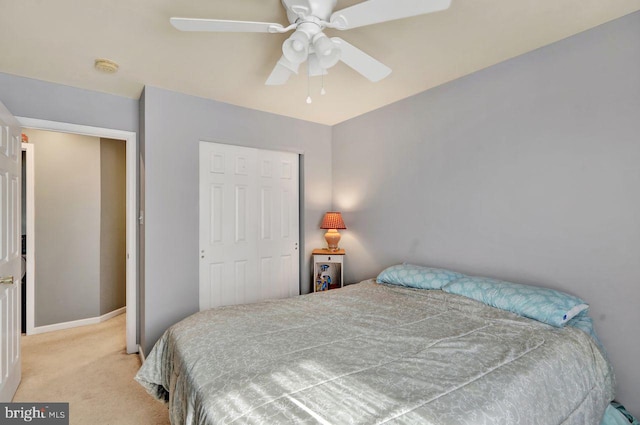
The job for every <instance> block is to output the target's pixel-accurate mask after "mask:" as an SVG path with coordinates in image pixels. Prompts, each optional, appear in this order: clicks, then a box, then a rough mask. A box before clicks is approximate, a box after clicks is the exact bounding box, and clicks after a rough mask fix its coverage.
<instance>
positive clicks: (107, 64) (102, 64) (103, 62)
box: [93, 59, 120, 74]
mask: <svg viewBox="0 0 640 425" xmlns="http://www.w3.org/2000/svg"><path fill="white" fill-rule="evenodd" d="M93 66H94V67H95V69H97V70H98V71H100V72H104V73H105V74H115V73H116V72H117V71H118V68H119V67H120V65H118V64H117V63H115V62H114V61H110V60H109V59H96V61H95V63H94V65H93Z"/></svg>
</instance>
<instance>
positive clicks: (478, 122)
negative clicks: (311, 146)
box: [333, 13, 640, 415]
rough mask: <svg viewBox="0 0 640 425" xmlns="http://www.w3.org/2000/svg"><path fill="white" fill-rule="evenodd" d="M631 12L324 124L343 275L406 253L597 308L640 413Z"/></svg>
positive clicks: (634, 28)
mask: <svg viewBox="0 0 640 425" xmlns="http://www.w3.org/2000/svg"><path fill="white" fill-rule="evenodd" d="M638 40H640V13H634V14H632V15H629V16H627V17H624V18H622V19H619V20H617V21H613V22H611V23H608V24H606V25H603V26H600V27H598V28H596V29H593V30H591V31H588V32H585V33H582V34H579V35H577V36H574V37H571V38H569V39H566V40H563V41H560V42H558V43H555V44H553V45H550V46H547V47H544V48H542V49H539V50H537V51H534V52H531V53H529V54H526V55H523V56H520V57H517V58H515V59H512V60H509V61H507V62H504V63H501V64H498V65H496V66H493V67H491V68H488V69H485V70H483V71H481V72H477V73H475V74H472V75H470V76H468V77H465V78H461V79H459V80H456V81H454V82H452V83H449V84H446V85H443V86H440V87H438V88H435V89H433V90H430V91H427V92H424V93H422V94H419V95H417V96H414V97H412V98H409V99H406V100H403V101H400V102H398V103H395V104H392V105H390V106H387V107H384V108H382V109H379V110H377V111H373V112H371V113H368V114H366V115H364V116H361V117H358V118H356V119H353V120H351V121H348V122H345V123H343V124H340V125H337V126H335V127H334V128H333V181H334V185H333V207H334V208H335V209H337V210H342V211H344V219H345V221H346V224H347V227H348V230H346V231H344V232H343V239H342V243H341V244H342V246H343V247H344V248H346V251H347V258H346V280H347V281H351V282H354V281H358V280H360V279H364V278H368V277H372V276H375V275H376V274H377V273H378V272H380V270H381V269H382V268H383V267H385V266H389V265H391V264H395V263H399V262H402V261H410V262H414V263H418V264H425V265H434V266H443V267H449V268H451V269H454V270H459V271H462V272H465V273H470V274H478V275H485V276H493V277H497V278H502V279H506V280H511V281H516V282H521V283H527V284H537V285H542V286H547V287H552V288H556V289H560V290H564V291H567V292H570V293H573V294H576V295H578V296H580V297H582V298H584V299H585V300H587V301H588V302H589V303H590V304H591V310H590V311H591V315H592V317H593V318H594V320H595V326H596V330H597V331H598V333H599V334H600V336H601V337H602V340H603V341H604V344H605V346H606V347H607V349H608V351H609V354H610V358H611V360H612V362H613V365H614V368H615V371H616V374H617V380H618V399H619V400H621V401H622V402H623V403H624V404H627V405H628V406H627V407H629V408H630V409H631V411H633V412H634V413H635V414H636V415H638V414H640V410H639V409H640V367H638V359H640V338H639V337H640V308H638V300H640V261H639V258H640V198H639V197H638V188H640V166H639V164H640V139H638V137H639V135H640V43H638Z"/></svg>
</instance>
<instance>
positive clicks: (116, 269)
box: [100, 139, 127, 315]
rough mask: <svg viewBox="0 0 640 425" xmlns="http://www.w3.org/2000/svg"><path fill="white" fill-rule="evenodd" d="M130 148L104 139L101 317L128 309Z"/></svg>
mask: <svg viewBox="0 0 640 425" xmlns="http://www.w3.org/2000/svg"><path fill="white" fill-rule="evenodd" d="M125 148H126V146H125V142H124V141H123V140H112V139H100V188H101V191H100V198H101V205H100V314H101V315H102V314H106V313H109V312H111V311H113V310H117V309H119V308H121V307H124V306H125V305H126V300H125V294H126V282H127V276H126V255H127V252H126V249H127V241H126V202H127V198H126V149H125Z"/></svg>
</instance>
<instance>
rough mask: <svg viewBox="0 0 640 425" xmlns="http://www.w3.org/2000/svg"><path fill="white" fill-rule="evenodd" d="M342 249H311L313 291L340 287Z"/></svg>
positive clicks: (342, 266)
mask: <svg viewBox="0 0 640 425" xmlns="http://www.w3.org/2000/svg"><path fill="white" fill-rule="evenodd" d="M344 256H345V252H344V249H339V250H337V251H329V250H328V249H314V250H313V281H312V285H313V292H320V291H327V290H329V289H337V288H342V286H343V285H344Z"/></svg>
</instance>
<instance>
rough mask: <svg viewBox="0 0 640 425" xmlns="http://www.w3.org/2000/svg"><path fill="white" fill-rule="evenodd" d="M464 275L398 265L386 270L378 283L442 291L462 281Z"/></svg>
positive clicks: (410, 265) (379, 276) (448, 271)
mask: <svg viewBox="0 0 640 425" xmlns="http://www.w3.org/2000/svg"><path fill="white" fill-rule="evenodd" d="M463 276H464V275H463V274H462V273H458V272H452V271H451V270H444V269H434V268H432V267H422V266H414V265H412V264H398V265H397V266H391V267H387V268H386V269H384V270H383V271H382V272H381V273H380V274H379V275H378V278H377V279H376V281H377V282H378V283H390V284H392V285H400V286H408V287H411V288H419V289H440V288H442V286H443V285H446V284H447V283H449V282H451V281H453V280H456V279H460V278H461V277H463Z"/></svg>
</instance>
